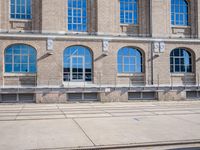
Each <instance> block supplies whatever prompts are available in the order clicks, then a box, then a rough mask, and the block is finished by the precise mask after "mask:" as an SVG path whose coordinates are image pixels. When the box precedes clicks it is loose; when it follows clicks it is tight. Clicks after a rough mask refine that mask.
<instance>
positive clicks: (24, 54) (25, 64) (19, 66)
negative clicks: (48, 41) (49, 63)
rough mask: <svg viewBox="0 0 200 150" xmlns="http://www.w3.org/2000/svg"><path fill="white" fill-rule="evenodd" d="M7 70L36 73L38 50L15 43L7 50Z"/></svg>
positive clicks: (9, 71)
mask: <svg viewBox="0 0 200 150" xmlns="http://www.w3.org/2000/svg"><path fill="white" fill-rule="evenodd" d="M4 57H5V72H7V73H35V72H36V59H37V58H36V50H35V49H34V48H33V47H31V46H28V45H24V44H15V45H12V46H9V47H8V48H7V49H6V50H5V55H4Z"/></svg>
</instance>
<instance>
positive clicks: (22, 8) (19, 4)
mask: <svg viewBox="0 0 200 150" xmlns="http://www.w3.org/2000/svg"><path fill="white" fill-rule="evenodd" d="M31 11H32V9H31V0H10V18H12V19H31V18H32V16H31V13H32V12H31Z"/></svg>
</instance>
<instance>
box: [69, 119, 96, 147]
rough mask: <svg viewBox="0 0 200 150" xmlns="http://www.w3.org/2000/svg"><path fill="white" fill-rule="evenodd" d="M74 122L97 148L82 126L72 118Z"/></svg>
mask: <svg viewBox="0 0 200 150" xmlns="http://www.w3.org/2000/svg"><path fill="white" fill-rule="evenodd" d="M72 120H73V121H74V122H75V124H76V125H77V126H78V127H79V128H80V130H81V131H82V132H83V133H84V134H85V136H86V137H87V138H88V139H89V140H90V142H91V143H92V144H93V146H96V144H95V143H94V142H93V141H92V139H91V138H90V137H89V136H88V135H87V133H86V132H85V131H84V129H83V128H82V127H81V126H80V124H79V123H78V122H77V121H76V120H75V119H74V118H72Z"/></svg>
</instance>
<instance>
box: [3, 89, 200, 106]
mask: <svg viewBox="0 0 200 150" xmlns="http://www.w3.org/2000/svg"><path fill="white" fill-rule="evenodd" d="M191 99H192V100H198V99H199V100H200V89H199V88H198V87H195V86H193V87H192V86H191V87H187V88H186V87H176V88H173V89H172V88H171V87H159V88H158V87H148V88H147V87H131V88H130V87H120V88H113V87H111V88H108V87H107V88H80V89H79V88H2V89H1V91H0V103H70V102H128V101H151V100H154V101H184V100H191Z"/></svg>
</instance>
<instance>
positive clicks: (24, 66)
mask: <svg viewBox="0 0 200 150" xmlns="http://www.w3.org/2000/svg"><path fill="white" fill-rule="evenodd" d="M21 72H28V65H27V64H21Z"/></svg>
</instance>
